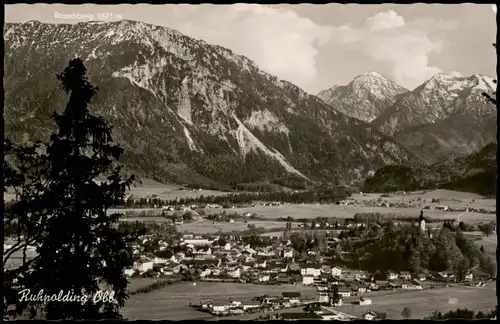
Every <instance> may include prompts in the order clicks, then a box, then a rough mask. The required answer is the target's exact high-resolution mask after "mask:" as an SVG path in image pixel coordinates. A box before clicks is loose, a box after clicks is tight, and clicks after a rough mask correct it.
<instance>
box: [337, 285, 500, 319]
mask: <svg viewBox="0 0 500 324" xmlns="http://www.w3.org/2000/svg"><path fill="white" fill-rule="evenodd" d="M450 296H451V298H456V299H457V300H456V303H454V304H450V303H449V297H450ZM369 298H370V299H371V300H372V304H371V305H367V306H354V305H344V306H340V307H336V308H335V309H337V310H339V311H341V312H345V313H347V314H350V315H354V316H361V315H362V314H363V313H364V312H366V311H368V310H374V311H377V312H385V313H387V316H388V318H389V319H401V318H402V317H401V311H402V310H403V308H405V307H409V308H410V310H411V314H412V316H411V318H415V319H423V318H424V317H425V316H430V315H432V312H434V311H435V310H437V311H440V312H441V313H445V312H448V311H450V310H455V309H457V308H467V309H469V310H474V311H475V312H478V311H483V312H485V311H490V310H492V309H493V308H494V307H495V306H496V305H497V297H496V288H495V282H493V283H491V284H489V285H488V286H486V287H483V288H475V287H449V288H440V289H429V290H422V291H410V292H401V293H397V294H387V295H383V296H382V295H379V296H376V297H369Z"/></svg>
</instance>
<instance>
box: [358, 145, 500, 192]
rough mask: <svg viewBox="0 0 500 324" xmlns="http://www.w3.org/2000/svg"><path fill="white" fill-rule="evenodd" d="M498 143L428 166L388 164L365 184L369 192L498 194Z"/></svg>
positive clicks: (364, 187)
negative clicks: (449, 191)
mask: <svg viewBox="0 0 500 324" xmlns="http://www.w3.org/2000/svg"><path fill="white" fill-rule="evenodd" d="M496 155H497V144H496V142H495V143H490V144H488V145H486V146H485V147H484V148H482V149H481V150H480V151H478V152H475V153H473V154H470V155H468V156H466V157H460V158H455V159H452V160H449V161H446V162H439V163H435V164H433V165H431V166H426V167H420V168H418V167H417V168H415V167H408V166H403V165H393V166H386V167H383V168H381V169H380V170H377V172H376V173H375V174H374V176H373V177H370V178H368V179H367V180H366V181H365V183H364V185H363V191H365V192H388V191H395V190H408V191H411V190H422V189H436V188H441V189H449V190H457V191H466V192H473V193H478V194H481V195H485V196H496V181H497V180H496V177H497V171H496V170H497V163H496Z"/></svg>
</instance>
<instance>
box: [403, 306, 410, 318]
mask: <svg viewBox="0 0 500 324" xmlns="http://www.w3.org/2000/svg"><path fill="white" fill-rule="evenodd" d="M401 316H402V317H403V318H405V319H409V318H410V317H411V309H410V308H409V307H405V308H403V310H402V311H401Z"/></svg>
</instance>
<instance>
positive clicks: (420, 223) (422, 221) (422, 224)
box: [418, 209, 425, 233]
mask: <svg viewBox="0 0 500 324" xmlns="http://www.w3.org/2000/svg"><path fill="white" fill-rule="evenodd" d="M418 227H420V231H422V232H423V233H425V218H424V210H423V209H421V210H420V217H419V218H418Z"/></svg>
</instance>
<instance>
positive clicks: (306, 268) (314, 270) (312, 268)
mask: <svg viewBox="0 0 500 324" xmlns="http://www.w3.org/2000/svg"><path fill="white" fill-rule="evenodd" d="M300 274H301V275H302V276H306V275H312V276H314V277H319V276H320V275H321V265H312V264H311V265H303V266H301V268H300Z"/></svg>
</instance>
